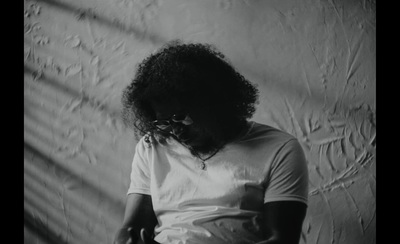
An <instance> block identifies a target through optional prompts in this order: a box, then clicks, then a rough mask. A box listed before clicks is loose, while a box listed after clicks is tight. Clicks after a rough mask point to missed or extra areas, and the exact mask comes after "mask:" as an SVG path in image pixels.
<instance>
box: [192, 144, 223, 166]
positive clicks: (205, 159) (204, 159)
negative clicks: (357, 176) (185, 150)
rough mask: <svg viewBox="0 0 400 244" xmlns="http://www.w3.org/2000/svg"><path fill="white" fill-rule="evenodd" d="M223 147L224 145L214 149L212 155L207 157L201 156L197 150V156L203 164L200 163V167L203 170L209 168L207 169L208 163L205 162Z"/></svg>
mask: <svg viewBox="0 0 400 244" xmlns="http://www.w3.org/2000/svg"><path fill="white" fill-rule="evenodd" d="M221 148H222V147H219V148H217V150H215V151H214V152H213V153H212V154H211V155H210V156H208V157H207V158H202V157H200V154H198V153H197V152H195V153H194V154H195V156H196V157H197V158H198V159H200V160H201V164H200V169H201V170H207V169H206V163H205V162H206V161H207V160H209V159H210V158H212V157H214V156H215V154H217V153H218V152H219V151H220V150H221Z"/></svg>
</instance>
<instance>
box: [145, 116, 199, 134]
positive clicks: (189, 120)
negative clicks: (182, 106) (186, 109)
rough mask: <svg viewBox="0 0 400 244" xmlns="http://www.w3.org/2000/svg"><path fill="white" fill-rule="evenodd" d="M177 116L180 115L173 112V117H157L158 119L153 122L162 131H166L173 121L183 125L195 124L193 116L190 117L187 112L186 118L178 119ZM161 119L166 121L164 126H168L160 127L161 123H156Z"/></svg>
mask: <svg viewBox="0 0 400 244" xmlns="http://www.w3.org/2000/svg"><path fill="white" fill-rule="evenodd" d="M176 116H178V114H173V115H172V117H171V118H169V119H162V120H157V119H156V120H153V121H152V124H153V125H154V126H155V127H156V128H157V130H160V131H166V129H168V128H170V127H171V126H172V123H180V124H181V125H184V126H188V125H191V124H193V120H192V118H190V116H189V114H186V115H185V118H184V119H176ZM160 121H161V122H164V123H166V124H165V125H164V126H166V127H165V128H160V127H159V126H160V125H157V124H156V123H158V122H160Z"/></svg>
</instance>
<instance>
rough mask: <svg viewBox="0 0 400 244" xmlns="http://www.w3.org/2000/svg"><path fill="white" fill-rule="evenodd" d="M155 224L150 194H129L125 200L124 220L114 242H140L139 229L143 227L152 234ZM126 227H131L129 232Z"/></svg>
mask: <svg viewBox="0 0 400 244" xmlns="http://www.w3.org/2000/svg"><path fill="white" fill-rule="evenodd" d="M156 224H157V218H156V216H155V214H154V211H153V205H152V203H151V196H150V195H144V194H136V193H133V194H129V195H128V197H127V200H126V207H125V214H124V220H123V223H122V226H121V227H120V229H119V230H118V231H117V233H116V235H115V239H114V244H127V243H128V244H130V243H132V244H134V243H142V242H141V241H140V238H139V237H140V230H141V229H142V228H144V229H145V230H146V232H147V233H151V235H152V233H153V232H154V227H155V226H156ZM128 228H132V231H131V232H129V231H128ZM132 232H133V233H134V234H132ZM135 234H136V235H135ZM130 239H131V240H130ZM128 241H130V242H128Z"/></svg>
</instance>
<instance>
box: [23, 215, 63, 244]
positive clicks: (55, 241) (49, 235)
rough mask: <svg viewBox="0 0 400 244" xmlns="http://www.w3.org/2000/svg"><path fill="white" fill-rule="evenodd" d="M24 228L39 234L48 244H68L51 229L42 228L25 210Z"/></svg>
mask: <svg viewBox="0 0 400 244" xmlns="http://www.w3.org/2000/svg"><path fill="white" fill-rule="evenodd" d="M24 226H25V227H26V228H28V229H29V230H31V231H32V232H33V233H35V234H37V235H38V237H39V238H40V239H41V240H43V241H44V242H45V243H48V244H68V242H66V241H65V240H63V239H62V238H61V236H57V235H56V234H55V233H53V232H52V231H51V230H50V229H49V228H46V227H45V226H40V225H38V224H37V223H36V221H35V219H34V218H33V217H32V216H31V215H30V214H29V213H28V212H27V211H26V209H24Z"/></svg>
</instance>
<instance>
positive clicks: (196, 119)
mask: <svg viewBox="0 0 400 244" xmlns="http://www.w3.org/2000/svg"><path fill="white" fill-rule="evenodd" d="M151 105H152V108H153V110H154V111H155V114H156V119H157V120H169V122H170V126H169V127H167V128H166V129H165V130H162V131H161V132H160V133H161V134H164V135H166V136H169V135H172V136H173V137H174V138H176V139H177V140H178V141H179V142H181V143H183V144H185V145H187V146H189V147H190V148H192V149H193V150H195V151H196V152H198V153H209V152H211V151H213V150H214V149H215V148H216V147H217V146H218V145H219V142H220V140H219V137H218V136H219V134H220V131H219V130H218V126H217V123H216V119H215V118H214V117H213V116H210V115H209V114H210V113H209V112H208V111H207V109H205V108H202V107H201V106H199V107H198V108H196V109H193V110H192V111H189V112H188V111H185V109H184V108H183V107H182V106H180V104H179V103H178V102H177V101H168V103H166V102H153V103H152V104H151ZM174 115H180V116H178V118H179V117H180V118H179V119H178V120H175V121H177V122H175V121H172V120H171V118H173V116H174ZM186 115H188V116H189V118H185V116H186ZM184 118H185V119H184ZM190 121H192V123H187V122H190Z"/></svg>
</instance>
